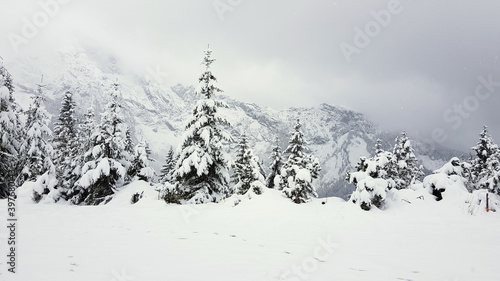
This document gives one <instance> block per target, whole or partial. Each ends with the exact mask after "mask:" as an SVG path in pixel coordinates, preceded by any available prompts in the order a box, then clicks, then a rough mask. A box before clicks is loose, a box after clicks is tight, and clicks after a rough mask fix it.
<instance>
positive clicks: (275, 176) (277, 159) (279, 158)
mask: <svg viewBox="0 0 500 281" xmlns="http://www.w3.org/2000/svg"><path fill="white" fill-rule="evenodd" d="M269 159H271V165H270V166H269V171H270V172H269V175H268V176H267V179H266V183H267V187H268V188H276V187H278V188H279V185H280V180H281V177H280V171H281V167H282V166H283V155H282V152H281V147H280V144H279V139H278V137H276V139H275V140H274V146H273V148H272V150H271V156H269Z"/></svg>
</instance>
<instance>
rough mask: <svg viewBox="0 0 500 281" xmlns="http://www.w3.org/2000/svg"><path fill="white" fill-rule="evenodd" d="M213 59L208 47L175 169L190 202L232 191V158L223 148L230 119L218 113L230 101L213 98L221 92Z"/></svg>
mask: <svg viewBox="0 0 500 281" xmlns="http://www.w3.org/2000/svg"><path fill="white" fill-rule="evenodd" d="M214 61H215V60H214V59H213V58H212V51H211V50H210V49H207V50H205V57H204V60H203V64H204V66H205V71H204V72H203V73H202V74H201V76H200V78H199V84H198V86H197V87H196V91H195V92H196V94H198V95H200V96H201V99H200V100H198V101H197V102H196V105H195V106H194V109H193V116H192V118H191V120H190V121H189V122H188V124H187V126H186V132H185V134H184V136H183V139H182V141H181V144H180V147H179V151H180V153H179V160H178V161H177V164H176V170H175V172H174V177H175V180H176V182H177V185H178V189H179V193H180V194H181V196H182V198H183V199H184V200H187V201H189V202H190V203H206V202H219V201H221V200H222V199H224V198H226V197H228V196H230V195H231V194H232V190H231V188H230V187H229V186H228V182H229V172H228V171H229V166H230V158H229V156H228V155H227V154H226V152H225V151H224V149H225V148H224V144H225V142H230V141H231V140H232V139H231V136H230V135H229V133H227V131H226V128H227V127H228V126H229V122H228V121H227V120H226V119H225V118H224V117H223V116H222V115H221V114H220V112H219V109H220V108H225V107H227V104H226V103H224V102H222V101H217V100H214V95H215V94H216V93H220V92H222V90H221V89H220V88H219V87H217V84H216V82H217V79H216V78H215V76H214V75H213V74H212V71H211V69H210V67H211V64H212V63H213V62H214Z"/></svg>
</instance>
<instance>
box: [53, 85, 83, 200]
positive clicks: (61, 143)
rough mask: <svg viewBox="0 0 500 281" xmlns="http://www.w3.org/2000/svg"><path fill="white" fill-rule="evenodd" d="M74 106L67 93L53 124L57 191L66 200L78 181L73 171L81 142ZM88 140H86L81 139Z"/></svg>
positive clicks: (71, 98) (69, 94)
mask: <svg viewBox="0 0 500 281" xmlns="http://www.w3.org/2000/svg"><path fill="white" fill-rule="evenodd" d="M75 110H76V104H75V102H74V101H73V94H72V93H71V92H69V91H67V92H66V93H65V94H64V96H63V99H62V102H61V108H60V109H59V115H58V116H57V120H56V122H55V124H54V137H53V140H52V142H53V145H54V164H55V166H56V173H57V178H58V181H59V183H58V187H57V188H58V189H59V190H60V192H61V195H62V196H63V197H64V198H65V199H67V198H66V197H67V196H68V193H71V192H70V190H71V189H72V188H73V185H74V184H75V182H76V181H77V180H78V177H79V174H78V173H77V172H76V171H75V169H76V168H77V166H78V164H79V163H78V160H79V157H78V156H79V153H80V149H81V148H80V145H81V141H80V139H79V138H78V137H79V132H78V127H77V126H78V124H77V122H78V121H77V118H76V116H75ZM83 140H88V138H86V139H85V138H83ZM75 172H76V173H75Z"/></svg>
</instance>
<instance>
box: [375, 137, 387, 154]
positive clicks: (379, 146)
mask: <svg viewBox="0 0 500 281" xmlns="http://www.w3.org/2000/svg"><path fill="white" fill-rule="evenodd" d="M384 152H385V150H384V149H382V140H381V139H377V140H376V141H375V156H377V155H379V154H381V153H384Z"/></svg>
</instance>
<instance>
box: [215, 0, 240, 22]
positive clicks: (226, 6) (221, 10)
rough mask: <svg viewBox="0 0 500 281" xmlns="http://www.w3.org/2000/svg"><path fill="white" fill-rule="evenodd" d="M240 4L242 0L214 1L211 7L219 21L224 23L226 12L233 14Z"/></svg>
mask: <svg viewBox="0 0 500 281" xmlns="http://www.w3.org/2000/svg"><path fill="white" fill-rule="evenodd" d="M242 2H243V0H223V1H221V0H215V1H214V2H213V6H214V10H215V12H216V13H217V16H218V17H219V20H220V21H224V20H225V19H226V18H225V16H224V14H225V13H227V12H233V11H234V10H235V9H236V7H238V6H239V5H241V3H242Z"/></svg>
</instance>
